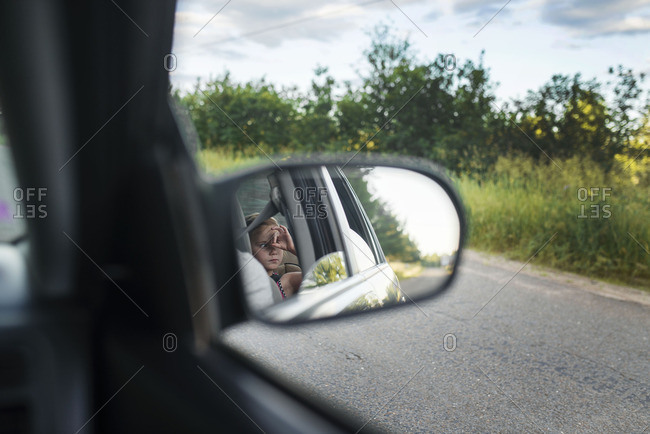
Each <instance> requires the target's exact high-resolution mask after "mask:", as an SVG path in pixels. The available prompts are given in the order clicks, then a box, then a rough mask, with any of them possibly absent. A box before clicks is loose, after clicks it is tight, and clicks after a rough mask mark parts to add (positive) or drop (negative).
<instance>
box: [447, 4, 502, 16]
mask: <svg viewBox="0 0 650 434" xmlns="http://www.w3.org/2000/svg"><path fill="white" fill-rule="evenodd" d="M506 4H507V5H506ZM504 6H505V7H504ZM509 6H511V5H510V4H509V2H508V1H507V0H498V1H484V0H462V1H458V2H455V3H454V8H453V10H454V12H455V13H457V14H469V13H472V14H473V15H475V16H477V18H481V19H483V18H488V19H489V18H490V17H492V16H494V14H496V13H497V12H498V11H499V10H500V9H501V8H503V10H502V11H501V12H499V15H501V14H503V15H504V16H505V15H506V14H509V13H510V11H509V9H508V7H509Z"/></svg>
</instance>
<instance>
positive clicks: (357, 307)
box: [345, 284, 406, 312]
mask: <svg viewBox="0 0 650 434" xmlns="http://www.w3.org/2000/svg"><path fill="white" fill-rule="evenodd" d="M382 295H383V297H382V298H379V297H378V296H377V294H376V293H375V292H369V293H366V294H364V295H362V296H361V297H359V298H357V299H356V300H355V301H354V302H353V303H351V304H350V305H349V306H348V307H347V308H345V312H357V311H363V310H372V309H377V308H380V307H384V306H389V305H391V304H397V303H403V302H404V301H406V300H405V298H404V296H403V295H402V291H400V289H399V286H397V285H393V284H389V285H387V286H386V289H385V293H384V294H382Z"/></svg>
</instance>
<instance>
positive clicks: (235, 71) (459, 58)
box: [170, 0, 650, 102]
mask: <svg viewBox="0 0 650 434" xmlns="http://www.w3.org/2000/svg"><path fill="white" fill-rule="evenodd" d="M380 23H383V24H387V25H389V26H391V27H392V28H393V29H394V35H396V36H397V37H399V38H408V39H409V41H410V42H411V44H412V46H413V48H414V50H415V53H416V55H417V57H418V59H419V60H421V61H426V60H433V59H434V58H435V57H436V56H437V55H438V54H443V55H446V56H448V59H450V61H451V62H453V60H451V59H455V60H456V62H457V64H460V63H463V62H464V61H466V60H468V59H469V60H473V61H477V60H478V59H479V56H480V53H481V51H483V50H484V51H485V55H484V65H485V66H487V67H488V68H490V71H491V78H492V81H493V82H498V87H497V88H496V89H495V93H496V95H497V98H498V100H499V101H501V102H503V101H507V100H510V99H513V98H518V97H523V96H525V94H526V91H527V90H531V89H532V90H535V89H538V88H539V87H540V86H542V85H543V84H544V83H545V82H547V81H549V80H550V78H551V77H552V75H553V74H558V73H562V74H574V73H577V72H580V73H581V74H582V75H583V76H584V77H585V78H587V79H590V78H597V79H598V80H599V81H601V82H605V81H606V80H607V78H608V75H607V70H608V68H609V67H610V66H616V65H618V64H623V65H624V66H626V67H630V68H632V69H633V70H635V71H637V72H642V71H644V72H646V73H648V74H650V49H648V45H649V44H648V43H649V42H650V0H610V1H607V0H568V1H552V0H510V1H508V0H499V1H490V0H487V1H485V0H461V1H454V2H448V1H439V0H435V1H431V0H430V1H421V0H365V1H331V2H327V3H315V2H314V3H312V2H304V1H298V0H280V1H275V2H262V1H255V0H230V1H228V0H224V1H221V0H219V1H206V0H187V1H185V0H180V1H179V3H178V6H177V12H176V26H175V34H174V46H173V49H172V53H173V55H174V56H175V60H176V61H175V65H174V66H175V70H174V71H172V72H171V73H170V76H171V80H172V84H173V85H174V86H175V87H177V88H180V89H182V90H191V89H192V88H193V86H194V84H195V83H196V80H197V78H201V80H202V81H203V82H205V81H206V80H209V79H210V78H216V77H219V76H221V75H223V74H224V73H225V72H226V71H229V72H230V75H231V78H232V80H233V81H236V82H246V81H250V80H258V79H261V78H265V79H266V80H267V81H268V82H271V83H273V84H275V85H277V86H297V87H298V88H299V89H300V90H302V91H305V90H307V89H308V88H309V86H310V83H311V80H312V79H313V78H314V77H315V74H314V69H315V68H316V67H318V66H319V65H320V66H325V67H328V68H329V74H330V75H332V76H333V77H334V78H335V79H336V81H337V82H338V83H340V84H342V83H343V82H344V81H346V80H348V81H350V82H351V83H353V84H355V83H359V72H361V73H363V72H364V68H365V67H366V62H365V58H364V54H363V52H364V50H366V49H367V48H368V47H369V46H370V36H369V33H370V32H371V31H372V30H373V28H375V26H377V25H378V24H380ZM452 56H453V57H452ZM645 87H647V83H646V86H645Z"/></svg>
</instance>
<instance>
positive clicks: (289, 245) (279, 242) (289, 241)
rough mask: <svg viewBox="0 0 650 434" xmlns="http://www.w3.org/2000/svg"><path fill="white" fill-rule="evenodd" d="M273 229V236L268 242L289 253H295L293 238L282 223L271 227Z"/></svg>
mask: <svg viewBox="0 0 650 434" xmlns="http://www.w3.org/2000/svg"><path fill="white" fill-rule="evenodd" d="M271 230H273V237H272V238H271V241H270V242H269V244H270V245H271V246H273V247H277V248H278V249H282V250H286V251H287V252H289V253H293V254H294V255H295V254H296V247H295V246H294V245H293V238H291V234H290V233H289V230H288V229H287V228H286V227H285V226H282V225H279V226H274V227H272V228H271Z"/></svg>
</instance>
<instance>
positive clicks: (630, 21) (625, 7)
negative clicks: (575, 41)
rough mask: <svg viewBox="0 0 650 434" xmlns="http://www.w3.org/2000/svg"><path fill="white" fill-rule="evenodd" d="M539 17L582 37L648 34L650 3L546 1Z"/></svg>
mask: <svg viewBox="0 0 650 434" xmlns="http://www.w3.org/2000/svg"><path fill="white" fill-rule="evenodd" d="M541 18H542V21H544V22H546V23H548V24H552V25H556V26H560V27H565V28H567V29H568V30H569V31H571V32H572V33H573V35H574V36H576V37H582V38H595V37H599V36H611V35H634V34H640V33H648V32H650V0H570V1H562V2H559V1H551V0H547V1H546V2H545V3H544V4H543V5H542V14H541Z"/></svg>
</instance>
